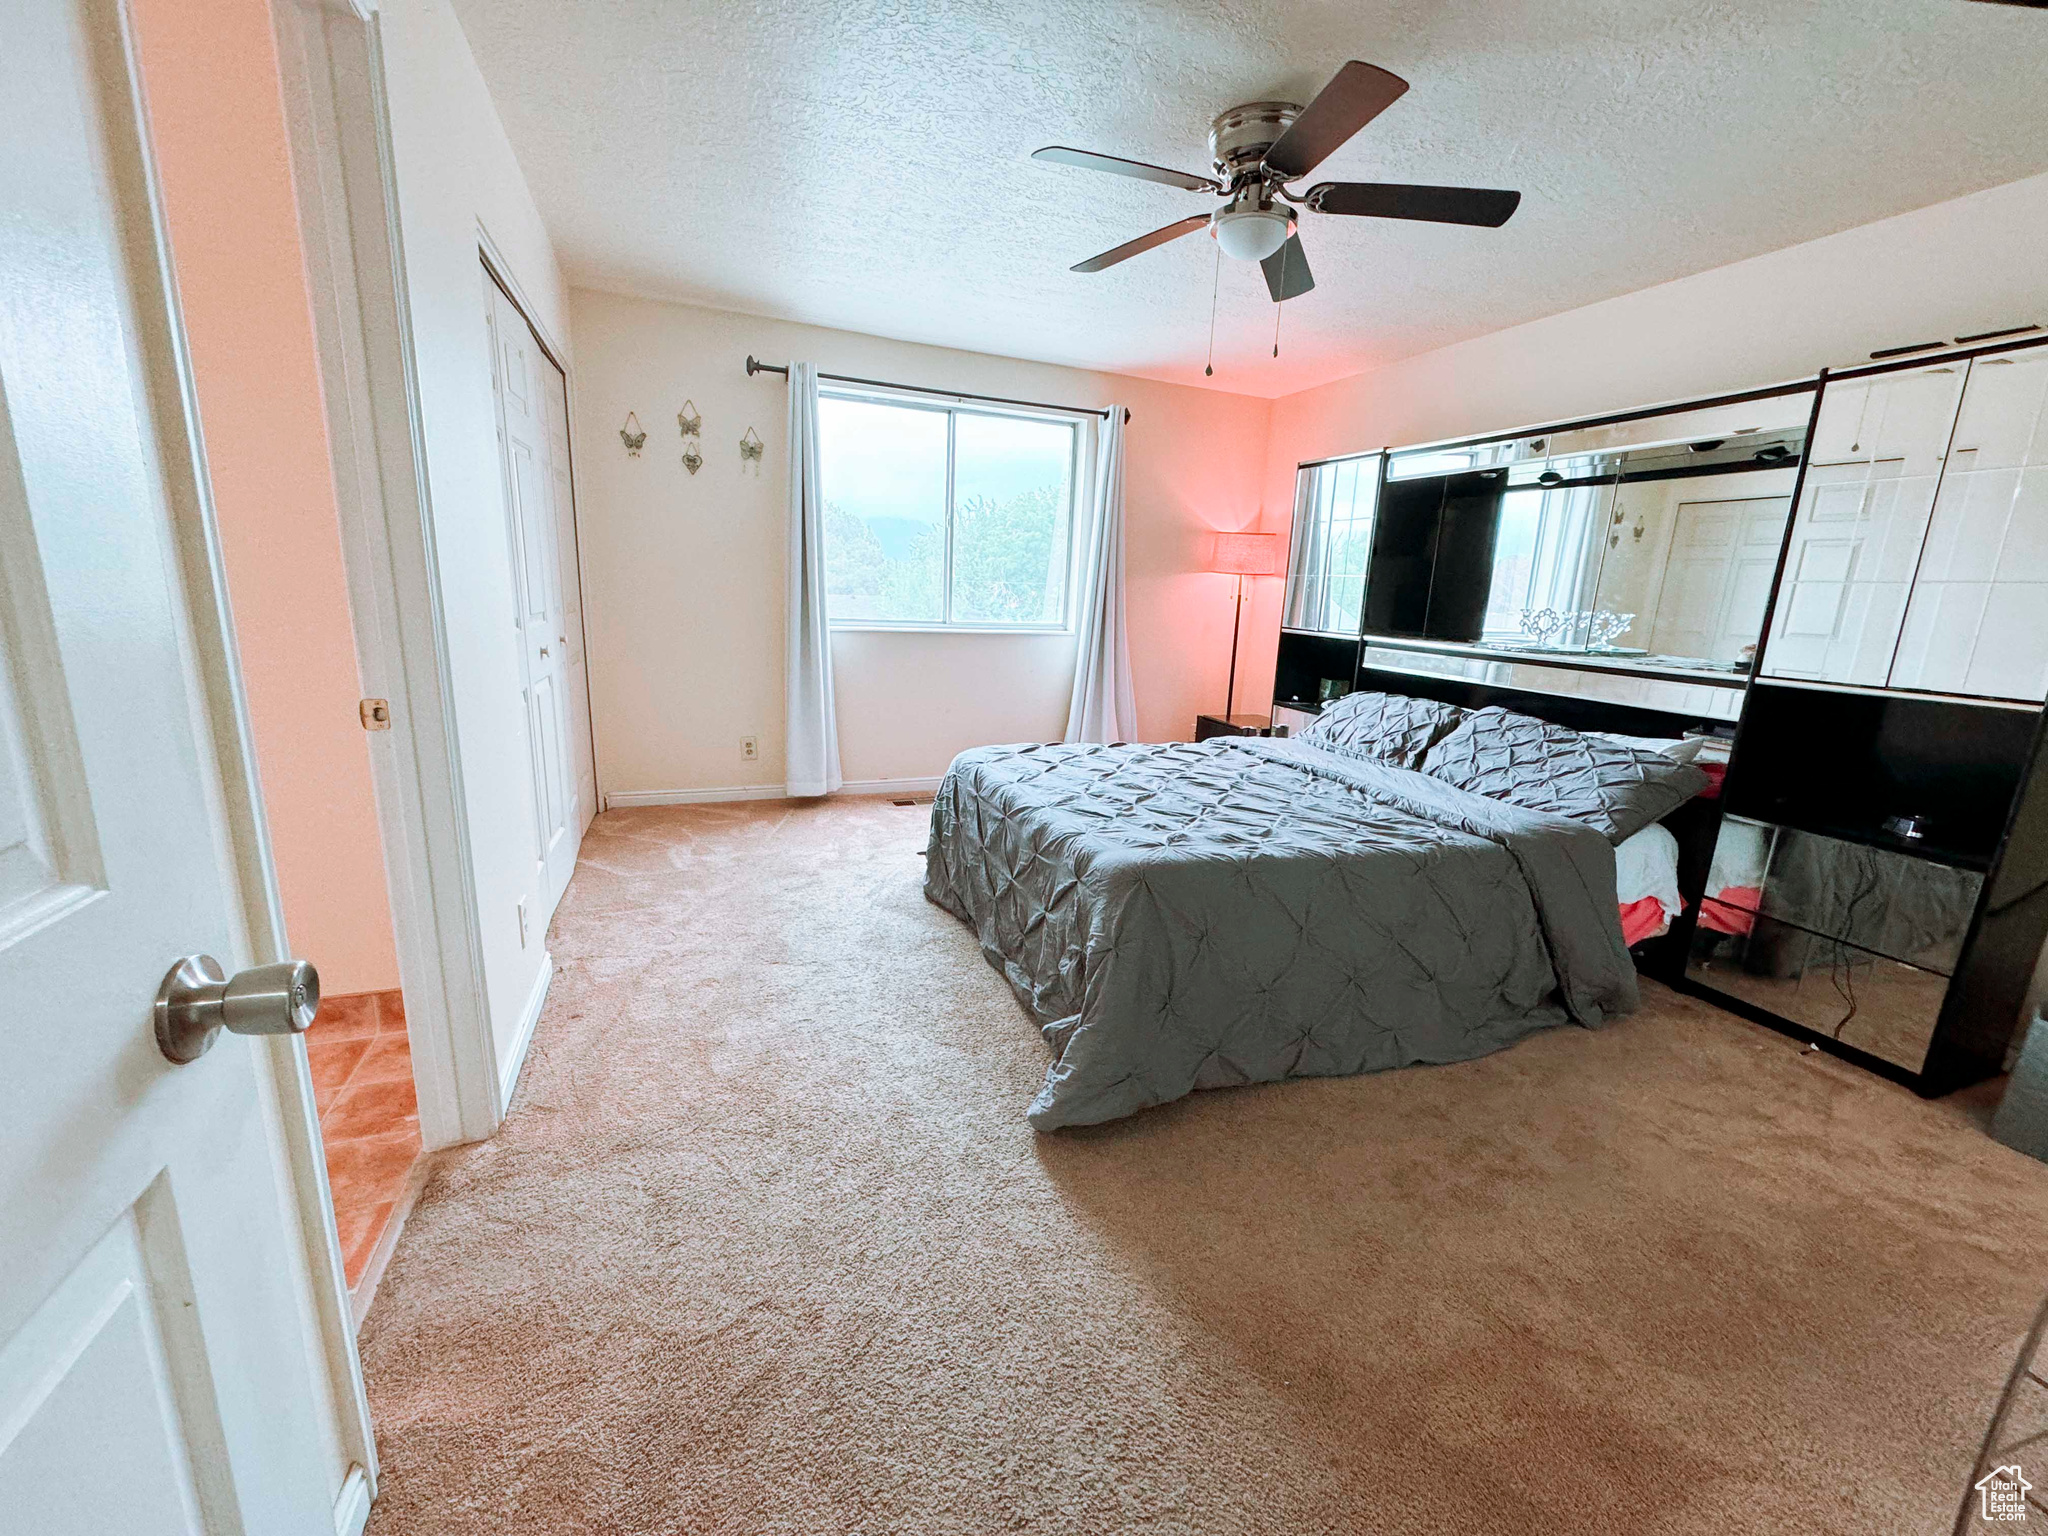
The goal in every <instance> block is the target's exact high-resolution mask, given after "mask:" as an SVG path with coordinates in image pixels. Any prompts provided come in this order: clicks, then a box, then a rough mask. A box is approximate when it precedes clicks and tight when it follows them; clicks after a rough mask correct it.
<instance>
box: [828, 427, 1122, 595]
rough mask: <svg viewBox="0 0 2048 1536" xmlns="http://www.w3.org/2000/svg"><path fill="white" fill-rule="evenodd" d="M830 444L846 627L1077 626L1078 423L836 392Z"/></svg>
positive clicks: (832, 518) (835, 553) (831, 590)
mask: <svg viewBox="0 0 2048 1536" xmlns="http://www.w3.org/2000/svg"><path fill="white" fill-rule="evenodd" d="M818 435H819V452H820V456H821V471H822V479H823V486H822V489H823V491H824V501H825V596H826V608H827V612H828V614H829V615H830V617H831V620H832V622H833V623H835V624H846V625H856V626H858V625H884V626H899V625H900V626H908V627H923V626H930V627H934V628H942V627H954V628H962V629H971V628H976V627H983V628H1003V629H1061V628H1064V627H1065V626H1066V623H1067V608H1068V596H1069V594H1068V585H1069V582H1068V577H1069V570H1070V567H1071V564H1072V556H1073V535H1074V523H1075V517H1074V498H1075V486H1076V481H1077V478H1078V476H1077V474H1076V468H1077V462H1078V457H1079V452H1080V444H1081V437H1082V434H1081V431H1080V427H1079V424H1078V423H1077V422H1075V421H1072V420H1065V419H1060V418H1052V417H1046V416H1042V415H1029V416H1026V415H1011V414H1004V413H1001V412H996V411H988V410H982V409H978V408H970V407H966V406H945V405H935V406H926V405H921V404H903V403H898V402H896V401H893V400H889V401H884V400H878V399H875V398H872V397H861V396H853V395H825V396H822V397H821V398H820V399H819V402H818Z"/></svg>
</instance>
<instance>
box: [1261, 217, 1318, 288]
mask: <svg viewBox="0 0 2048 1536" xmlns="http://www.w3.org/2000/svg"><path fill="white" fill-rule="evenodd" d="M1259 267H1260V269H1261V270H1262V271H1264V272H1265V274H1266V291H1267V292H1268V293H1270V294H1272V295H1273V302H1274V303H1275V304H1282V303H1285V302H1286V301H1287V300H1289V299H1298V298H1300V297H1301V296H1302V295H1303V294H1304V293H1307V292H1308V291H1309V289H1311V288H1313V287H1315V285H1316V279H1315V274H1314V273H1312V272H1310V271H1309V269H1308V252H1307V251H1304V250H1303V249H1302V248H1301V236H1300V235H1298V234H1295V235H1289V236H1288V237H1287V243H1286V244H1285V245H1283V246H1281V247H1280V249H1279V250H1277V251H1275V252H1274V253H1273V254H1272V255H1270V256H1268V257H1267V258H1266V259H1265V260H1264V261H1262V262H1260V263H1259Z"/></svg>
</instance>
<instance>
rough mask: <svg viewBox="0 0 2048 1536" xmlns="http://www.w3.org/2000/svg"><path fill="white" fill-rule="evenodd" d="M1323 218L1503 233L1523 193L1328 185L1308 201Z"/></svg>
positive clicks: (1322, 184) (1319, 187)
mask: <svg viewBox="0 0 2048 1536" xmlns="http://www.w3.org/2000/svg"><path fill="white" fill-rule="evenodd" d="M1302 201H1304V202H1306V203H1307V204H1308V205H1309V207H1311V208H1313V209H1315V210H1316V212H1318V213H1343V214H1351V215H1354V216H1357V217H1360V218H1368V219H1420V220H1422V221H1424V222H1425V223H1429V224H1479V225H1483V226H1485V227H1486V228H1488V229H1498V228H1500V227H1501V225H1503V224H1505V223H1507V221H1508V220H1509V219H1511V218H1513V217H1514V213H1515V210H1516V209H1517V208H1518V207H1520V206H1521V203H1522V194H1521V193H1519V192H1495V191H1490V190H1488V189H1487V188H1485V187H1408V186H1401V185H1399V184H1397V183H1395V182H1379V181H1325V182H1320V183H1318V184H1317V185H1315V186H1313V187H1310V188H1309V189H1308V196H1307V197H1305V198H1304V199H1302Z"/></svg>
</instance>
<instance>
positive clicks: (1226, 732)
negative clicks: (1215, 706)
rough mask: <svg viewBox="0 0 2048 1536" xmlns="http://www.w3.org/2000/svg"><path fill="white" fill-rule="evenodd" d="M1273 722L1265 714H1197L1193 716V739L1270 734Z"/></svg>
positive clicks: (1204, 739) (1203, 739) (1202, 739)
mask: <svg viewBox="0 0 2048 1536" xmlns="http://www.w3.org/2000/svg"><path fill="white" fill-rule="evenodd" d="M1272 734H1273V722H1272V719H1271V718H1270V717H1269V716H1266V715H1197V716H1195V740H1197V741H1207V740H1208V739H1209V738H1210V737H1211V736H1270V735H1272Z"/></svg>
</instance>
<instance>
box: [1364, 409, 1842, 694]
mask: <svg viewBox="0 0 2048 1536" xmlns="http://www.w3.org/2000/svg"><path fill="white" fill-rule="evenodd" d="M1812 399H1813V397H1812V394H1811V392H1810V391H1798V392H1794V393H1791V394H1785V395H1775V396H1770V397H1767V398H1765V399H1762V400H1755V401H1746V402H1740V403H1738V404H1736V405H1732V406H1717V407H1712V408H1709V409H1706V410H1695V411H1677V412H1670V413H1666V414H1663V415H1657V416H1649V417H1643V418H1639V419H1637V420H1635V421H1629V422H1617V423H1609V424H1606V425H1603V426H1599V427H1593V428H1585V429H1579V430H1577V431H1573V432H1569V433H1555V434H1551V435H1550V436H1549V437H1547V438H1546V437H1542V436H1537V437H1530V438H1521V439H1511V438H1510V439H1499V440H1495V441H1491V442H1486V443H1479V444H1467V445H1461V446H1459V447H1457V448H1451V449H1446V448H1423V449H1417V450H1411V451H1409V452H1405V453H1395V454H1392V455H1390V456H1389V459H1388V465H1387V480H1388V486H1389V489H1388V493H1387V494H1388V507H1389V508H1391V507H1392V506H1393V505H1394V504H1395V501H1396V500H1397V499H1398V501H1399V502H1400V504H1401V505H1402V506H1403V507H1404V508H1412V509H1414V510H1411V511H1409V512H1408V513H1407V521H1408V522H1410V523H1412V524H1414V525H1415V526H1413V527H1409V528H1407V529H1406V537H1405V540H1404V541H1402V542H1401V544H1400V547H1399V548H1398V549H1397V548H1396V541H1395V540H1394V539H1392V537H1391V536H1390V530H1383V535H1384V536H1383V537H1382V538H1381V540H1380V541H1379V544H1377V545H1376V546H1375V550H1374V559H1373V562H1372V566H1371V570H1370V572H1369V578H1370V579H1369V582H1368V586H1367V592H1366V599H1365V614H1366V621H1367V622H1366V630H1367V633H1368V634H1384V635H1386V636H1388V637H1390V638H1393V637H1406V638H1420V639H1430V640H1441V641H1454V642H1464V643H1467V644H1473V645H1476V646H1477V647H1478V648H1480V649H1483V650H1489V651H1514V652H1518V653H1521V654H1524V655H1536V656H1551V657H1584V658H1587V659H1598V660H1599V661H1600V662H1601V663H1602V664H1603V665H1614V666H1619V667H1622V668H1624V669H1626V670H1636V669H1642V670H1649V671H1657V672H1680V673H1692V674H1700V675H1717V676H1721V677H1731V676H1744V675H1747V673H1748V672H1749V670H1750V668H1751V666H1752V665H1753V663H1754V661H1755V656H1756V650H1757V645H1758V642H1759V639H1760V637H1761V631H1762V627H1763V621H1764V609H1765V606H1766V604H1767V603H1768V601H1769V597H1770V588H1771V578H1772V575H1773V573H1774V571H1775V569H1776V565H1777V558H1778V551H1779V548H1780V546H1781V544H1782V543H1783V541H1784V536H1785V527H1786V523H1787V520H1788V518H1789V515H1790V510H1791V496H1792V491H1793V487H1794V485H1795V483H1796V481H1797V478H1798V466H1799V462H1800V458H1801V455H1802V454H1803V452H1804V450H1805V438H1806V425H1807V420H1808V416H1809V413H1810V410H1811V406H1812ZM1480 484H1483V485H1486V486H1487V487H1488V488H1489V490H1488V496H1487V497H1486V498H1484V506H1483V509H1482V507H1481V505H1480V502H1479V501H1476V500H1475V499H1474V498H1473V497H1472V496H1471V495H1470V494H1465V495H1463V496H1462V497H1461V495H1460V490H1459V488H1460V487H1464V486H1473V485H1480ZM1439 486H1441V487H1442V490H1441V491H1439V490H1438V489H1437V487H1439ZM1397 493H1398V495H1397ZM1454 514H1455V515H1454ZM1388 515H1389V516H1391V513H1389V514H1388ZM1475 516H1477V517H1479V519H1480V521H1479V523H1478V524H1477V525H1476V526H1475V524H1474V518H1475ZM1382 521H1383V522H1385V521H1386V519H1385V518H1384V517H1383V519H1382ZM1425 524H1427V526H1424V525H1425ZM1454 524H1455V525H1457V526H1454ZM1475 539H1476V540H1478V541H1480V554H1479V557H1478V558H1475V557H1474V554H1473V546H1474V542H1475ZM1425 548H1427V549H1429V550H1431V551H1433V555H1432V557H1431V558H1428V559H1424V560H1418V559H1416V558H1415V555H1416V551H1417V550H1419V549H1425ZM1447 551H1448V552H1453V554H1452V555H1447ZM1481 581H1483V583H1484V586H1483V587H1479V586H1478V583H1479V582H1481ZM1468 588H1470V589H1472V590H1469V591H1468V590H1467V589H1468ZM1482 594H1483V613H1480V614H1475V615H1474V618H1475V620H1476V622H1468V621H1467V620H1465V619H1464V618H1463V617H1462V615H1463V614H1466V613H1472V612H1473V610H1474V609H1475V608H1478V607H1479V606H1480V604H1479V602H1478V599H1480V598H1481V596H1482ZM1418 615H1420V616H1421V617H1419V618H1418ZM1445 616H1455V617H1453V618H1452V621H1451V622H1445ZM1376 619H1378V620H1381V622H1375V620H1376Z"/></svg>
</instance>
